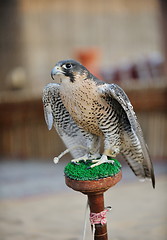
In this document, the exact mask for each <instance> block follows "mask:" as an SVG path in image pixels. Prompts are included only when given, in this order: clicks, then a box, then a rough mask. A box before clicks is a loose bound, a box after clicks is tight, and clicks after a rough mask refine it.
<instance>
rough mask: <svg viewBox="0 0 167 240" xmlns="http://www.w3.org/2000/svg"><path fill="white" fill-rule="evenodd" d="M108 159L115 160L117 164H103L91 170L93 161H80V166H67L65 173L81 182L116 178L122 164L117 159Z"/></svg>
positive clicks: (70, 164)
mask: <svg viewBox="0 0 167 240" xmlns="http://www.w3.org/2000/svg"><path fill="white" fill-rule="evenodd" d="M108 159H109V160H114V162H115V163H114V164H112V163H103V164H101V165H98V166H96V167H94V168H89V167H90V166H91V165H92V162H91V161H87V162H86V163H85V162H83V161H80V162H79V164H78V165H76V164H74V163H71V162H70V163H68V164H67V165H66V167H65V169H64V173H65V175H66V176H67V177H69V178H71V179H74V180H79V181H88V180H99V179H101V178H107V177H112V176H115V175H116V174H117V173H119V172H120V170H121V164H120V163H119V162H118V161H117V160H116V159H113V158H112V159H111V158H108Z"/></svg>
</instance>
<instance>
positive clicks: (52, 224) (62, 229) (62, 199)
mask: <svg viewBox="0 0 167 240" xmlns="http://www.w3.org/2000/svg"><path fill="white" fill-rule="evenodd" d="M63 168H64V163H62V164H59V165H57V166H56V165H55V166H54V165H52V164H49V163H39V162H28V163H19V162H12V163H11V162H1V163H0V240H29V239H31V240H32V239H33V240H39V239H40V240H80V239H82V230H83V223H84V215H85V207H86V200H87V199H86V196H85V195H83V194H81V193H79V192H74V191H73V190H71V189H69V188H67V187H66V185H65V184H64V176H63ZM155 168H156V169H155V170H156V176H157V177H156V189H155V190H153V189H152V187H151V184H150V182H145V183H140V182H139V181H138V180H137V179H136V178H134V177H133V174H131V172H130V170H129V169H128V168H126V167H124V168H123V175H124V177H123V180H122V181H121V182H120V183H119V184H117V185H116V186H115V187H113V188H112V189H110V190H108V191H107V193H105V205H106V206H108V205H110V206H112V210H111V212H109V213H108V215H107V220H108V233H109V240H134V239H135V240H157V239H158V240H166V239H167V230H166V229H167V211H166V203H167V175H166V165H164V164H163V165H156V167H155ZM89 239H92V236H91V231H90V225H89V220H88V218H87V232H86V240H89Z"/></svg>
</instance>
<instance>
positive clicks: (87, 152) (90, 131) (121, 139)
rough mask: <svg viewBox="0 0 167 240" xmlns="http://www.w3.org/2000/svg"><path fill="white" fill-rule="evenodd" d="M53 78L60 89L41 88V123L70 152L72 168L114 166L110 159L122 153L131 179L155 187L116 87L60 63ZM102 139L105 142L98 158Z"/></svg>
mask: <svg viewBox="0 0 167 240" xmlns="http://www.w3.org/2000/svg"><path fill="white" fill-rule="evenodd" d="M51 76H52V78H53V79H54V78H55V79H57V80H58V81H59V83H50V84H48V85H46V86H45V88H44V91H43V104H44V113H45V120H46V123H47V126H48V129H49V130H50V129H51V128H52V125H54V127H55V128H56V130H57V132H58V133H59V135H60V137H61V138H62V140H63V141H64V143H65V145H66V146H67V148H69V149H70V148H71V154H72V156H73V157H74V158H75V159H73V160H72V162H74V163H77V162H79V161H80V160H85V161H86V160H92V162H93V163H94V164H93V165H92V166H91V167H95V166H97V165H99V164H102V163H105V162H109V163H111V164H112V160H108V156H110V157H116V156H117V155H118V154H119V153H121V154H122V155H123V156H124V157H125V159H126V160H127V162H128V164H129V166H130V167H131V169H132V170H133V172H134V173H135V175H136V176H138V177H139V178H140V179H145V178H150V179H152V185H153V187H155V178H154V171H153V166H152V162H151V160H150V157H149V153H148V150H147V145H146V144H145V141H144V139H143V134H142V130H141V127H140V125H139V123H138V121H137V118H136V115H135V112H134V110H133V107H132V105H131V103H130V101H129V99H128V97H127V95H126V94H125V92H124V91H123V90H122V89H121V88H120V87H119V86H118V85H116V84H108V83H105V82H103V81H101V80H99V79H97V78H96V77H95V76H93V75H92V74H91V73H90V72H89V71H88V70H87V69H86V68H85V67H84V66H83V65H82V64H80V63H79V62H77V61H74V60H64V61H60V62H58V63H57V64H56V65H55V67H54V68H53V69H52V72H51ZM101 137H102V139H103V140H104V152H103V154H102V155H101V154H100V139H101ZM77 146H78V148H77ZM79 146H82V148H81V147H80V148H79ZM97 158H98V160H95V159H97Z"/></svg>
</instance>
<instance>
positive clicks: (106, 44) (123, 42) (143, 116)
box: [0, 0, 167, 240]
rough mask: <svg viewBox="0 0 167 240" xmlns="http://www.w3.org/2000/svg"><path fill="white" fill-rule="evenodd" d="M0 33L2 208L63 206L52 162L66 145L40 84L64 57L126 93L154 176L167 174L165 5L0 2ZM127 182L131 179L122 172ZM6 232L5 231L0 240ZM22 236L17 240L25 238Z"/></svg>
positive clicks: (59, 169)
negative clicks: (26, 201) (51, 124)
mask: <svg viewBox="0 0 167 240" xmlns="http://www.w3.org/2000/svg"><path fill="white" fill-rule="evenodd" d="M0 35H1V37H0V60H1V64H0V173H1V175H0V199H2V202H3V203H4V204H5V206H8V205H6V204H7V203H6V199H7V200H9V199H10V200H11V199H12V200H13V199H15V200H16V199H20V198H21V199H22V198H24V197H26V198H27V197H30V196H31V197H32V196H39V195H40V196H41V195H42V196H43V195H48V194H51V193H52V194H57V195H56V196H58V197H59V198H60V199H61V200H60V202H61V201H62V196H61V195H60V192H61V193H62V191H63V194H65V193H64V191H65V189H66V188H65V186H64V178H63V167H64V164H65V162H62V163H60V165H59V166H58V165H57V166H54V165H53V164H52V159H53V157H55V156H57V155H59V154H60V153H61V152H62V151H63V150H64V149H65V147H64V145H63V143H62V142H61V140H60V139H59V137H58V135H57V133H56V132H55V130H54V129H52V130H51V131H48V129H47V126H46V124H45V121H44V116H43V106H42V100H41V97H42V90H43V88H44V86H45V85H46V84H47V83H49V82H52V79H51V78H50V71H51V69H52V67H53V66H54V65H55V63H56V62H57V61H59V60H63V59H69V58H73V59H76V60H79V61H80V62H81V63H83V64H84V65H85V66H86V67H87V68H88V69H89V70H90V71H91V72H92V73H93V74H94V75H96V76H97V77H99V78H100V79H102V80H104V81H106V82H108V83H113V82H114V83H117V84H119V85H120V86H121V87H122V88H123V89H124V90H125V92H126V93H127V95H128V96H129V98H130V100H131V102H132V104H133V106H134V109H135V111H136V113H137V116H138V119H139V122H140V123H141V126H142V129H143V132H144V136H145V139H146V142H147V144H148V147H149V150H150V154H151V157H152V159H153V163H154V166H155V170H156V173H157V176H158V179H160V176H162V175H163V176H164V175H165V174H166V159H167V147H166V146H167V1H166V0H147V1H145V0H140V1H134V0H47V1H46V0H41V1H39V0H6V1H0ZM67 158H68V160H69V159H71V158H70V156H68V157H67ZM125 179H127V181H130V182H133V181H132V179H133V177H131V172H129V170H126V167H125ZM134 179H135V178H134ZM134 179H133V180H134ZM125 181H126V180H125ZM135 181H136V179H135ZM162 183H163V184H164V181H162ZM163 190H164V188H163V187H162V192H161V193H159V194H162V193H163ZM71 194H72V193H71ZM63 196H64V195H63ZM54 197H55V195H54ZM161 198H162V195H161ZM163 198H164V196H163ZM157 199H158V197H157ZM19 201H20V200H19ZM144 201H145V200H144ZM146 201H148V199H147V200H146ZM37 202H38V201H37ZM8 203H9V202H8ZM159 204H160V203H159ZM11 206H13V205H10V203H9V206H8V207H9V208H11V209H13V207H11ZM15 207H16V206H14V208H15ZM154 207H155V206H153V208H154ZM2 208H3V207H2ZM30 208H31V207H30ZM35 208H36V207H34V209H35ZM4 209H5V208H3V210H4ZM23 209H24V207H23ZM41 211H42V210H41ZM39 212H40V211H39ZM51 212H52V211H51ZM162 212H163V210H162ZM1 213H2V215H3V211H1ZM8 213H9V212H8V211H7V210H6V212H4V219H6V221H7V222H8V223H9V222H10V221H12V220H11V219H13V221H15V220H14V219H15V217H14V216H15V214H16V213H13V215H12V216H11V215H10V214H8ZM23 215H24V214H23ZM39 215H40V214H39ZM162 215H163V214H162ZM20 216H22V214H21V215H20ZM26 216H27V215H26ZM163 216H164V215H163ZM20 218H21V217H20ZM60 218H61V217H60ZM2 219H3V218H2ZM149 219H150V218H149ZM160 219H162V216H161V217H160ZM29 220H30V221H32V219H31V216H30V219H29ZM19 221H20V222H21V223H22V221H23V222H24V220H23V219H19V220H18V221H16V224H18V226H20V225H19V223H18V222H19ZM24 223H25V222H24ZM161 226H162V223H161ZM6 228H7V229H8V224H7V225H6ZM32 228H33V227H32ZM2 229H5V227H4V226H2ZM30 229H31V228H30ZM6 231H7V230H6ZM16 232H17V231H16ZM32 232H33V230H32V229H31V230H30V233H32ZM160 232H162V231H160ZM27 234H28V233H27ZM9 235H10V234H9ZM11 235H12V234H11ZM11 235H10V236H8V234H7V233H6V232H5V231H4V235H3V236H4V237H3V240H4V239H5V240H6V239H11V238H10V237H11ZM154 235H155V236H156V237H157V238H158V239H165V237H164V238H163V237H162V236H161V237H160V236H159V235H156V234H155V232H154ZM20 236H21V237H20V238H19V236H18V235H17V238H16V239H17V240H18V239H28V238H25V236H23V235H20ZM27 236H28V235H27ZM35 236H36V238H35V239H38V236H39V235H38V234H37V233H36V235H35ZM60 236H61V233H60ZM60 236H59V239H73V240H74V237H71V238H68V236H67V238H65V237H64V238H61V237H60ZM150 236H151V235H150ZM163 236H165V235H163ZM147 237H148V236H147ZM147 237H146V238H144V237H142V239H149V238H147ZM40 239H42V238H40ZM45 239H46V238H45ZM49 239H52V237H51V236H50V238H49ZM75 239H77V238H75ZM118 239H126V238H121V237H120V238H118ZM127 239H134V237H132V238H130V237H129V238H127ZM140 239H141V238H140ZM150 239H153V236H152V238H150Z"/></svg>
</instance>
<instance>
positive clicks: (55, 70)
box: [51, 66, 64, 80]
mask: <svg viewBox="0 0 167 240" xmlns="http://www.w3.org/2000/svg"><path fill="white" fill-rule="evenodd" d="M63 73H64V72H63V71H62V70H61V67H59V66H55V67H54V68H53V69H52V71H51V77H52V79H53V80H55V78H54V76H55V75H60V74H63Z"/></svg>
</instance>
